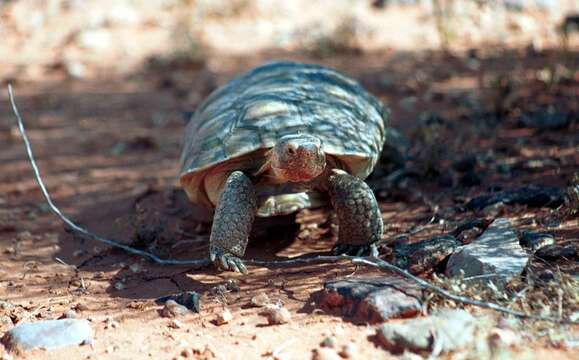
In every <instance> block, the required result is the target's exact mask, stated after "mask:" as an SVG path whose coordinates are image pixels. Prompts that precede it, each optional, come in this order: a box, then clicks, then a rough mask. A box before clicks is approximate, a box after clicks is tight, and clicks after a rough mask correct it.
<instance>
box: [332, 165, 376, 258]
mask: <svg viewBox="0 0 579 360" xmlns="http://www.w3.org/2000/svg"><path fill="white" fill-rule="evenodd" d="M328 193H329V195H330V201H331V203H332V207H333V208H334V210H335V211H336V213H337V215H338V243H337V244H336V246H335V247H334V253H335V254H336V255H354V256H362V255H376V254H377V249H376V245H375V243H376V242H377V241H378V240H380V238H381V237H382V232H383V230H384V225H383V222H382V214H381V212H380V208H379V207H378V203H377V201H376V197H375V196H374V193H373V192H372V190H371V189H370V187H368V185H367V184H366V183H365V182H364V181H362V180H360V179H358V178H357V177H355V176H352V175H350V174H348V173H346V172H344V171H341V170H333V171H332V174H331V175H330V176H329V177H328Z"/></svg>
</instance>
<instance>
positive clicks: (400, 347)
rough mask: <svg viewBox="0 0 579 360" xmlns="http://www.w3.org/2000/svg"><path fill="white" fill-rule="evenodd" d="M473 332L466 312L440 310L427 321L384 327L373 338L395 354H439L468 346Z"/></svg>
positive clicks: (410, 321)
mask: <svg viewBox="0 0 579 360" xmlns="http://www.w3.org/2000/svg"><path fill="white" fill-rule="evenodd" d="M476 330H477V321H476V320H475V318H473V317H472V316H471V315H470V314H469V313H468V312H466V311H464V310H451V309H442V310H440V311H438V312H436V313H435V314H434V315H431V316H429V317H425V318H418V319H412V320H408V321H406V322H404V323H386V324H383V325H381V326H379V327H378V329H377V330H376V336H377V338H378V340H379V341H380V343H381V344H382V345H383V346H384V347H385V348H386V349H388V350H390V351H392V352H394V353H402V352H404V351H405V350H408V351H412V352H417V353H420V352H436V353H437V354H441V353H445V352H449V351H453V350H457V349H461V348H464V347H466V346H468V345H469V344H471V343H472V342H473V341H474V335H475V331H476Z"/></svg>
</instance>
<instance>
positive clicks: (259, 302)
mask: <svg viewBox="0 0 579 360" xmlns="http://www.w3.org/2000/svg"><path fill="white" fill-rule="evenodd" d="M269 304H271V300H270V299H269V296H267V294H266V293H259V294H257V295H255V296H254V297H252V298H251V305H253V306H255V307H264V306H266V305H269Z"/></svg>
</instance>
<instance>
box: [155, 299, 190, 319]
mask: <svg viewBox="0 0 579 360" xmlns="http://www.w3.org/2000/svg"><path fill="white" fill-rule="evenodd" d="M160 313H161V316H163V317H168V318H171V317H179V316H184V315H187V314H190V313H191V312H190V311H189V309H187V308H186V307H185V306H183V305H181V304H178V303H177V302H176V301H175V300H167V302H165V306H164V307H163V308H162V309H161V311H160Z"/></svg>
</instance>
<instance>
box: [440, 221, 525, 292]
mask: <svg viewBox="0 0 579 360" xmlns="http://www.w3.org/2000/svg"><path fill="white" fill-rule="evenodd" d="M528 261H529V256H528V255H527V253H526V252H525V251H524V250H523V248H521V246H520V245H519V239H518V238H517V234H516V233H515V232H514V230H513V228H512V226H511V222H510V221H509V220H508V219H504V218H499V219H496V220H495V221H494V222H493V223H492V224H491V225H490V226H489V227H488V228H487V229H486V231H485V232H484V233H483V234H482V235H481V236H480V237H479V238H478V239H476V240H475V241H474V242H472V243H471V244H468V245H465V246H463V247H461V248H459V249H458V250H457V251H456V252H455V253H454V254H452V255H451V256H450V258H449V259H448V264H447V266H446V274H447V275H448V276H458V275H460V273H461V272H464V276H465V277H479V276H480V277H479V279H482V280H492V281H493V282H494V283H503V282H505V281H508V280H510V279H511V278H512V277H514V276H518V275H520V274H521V273H522V272H523V270H524V268H525V266H527V262H528Z"/></svg>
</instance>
